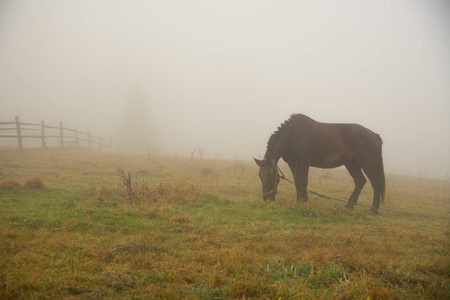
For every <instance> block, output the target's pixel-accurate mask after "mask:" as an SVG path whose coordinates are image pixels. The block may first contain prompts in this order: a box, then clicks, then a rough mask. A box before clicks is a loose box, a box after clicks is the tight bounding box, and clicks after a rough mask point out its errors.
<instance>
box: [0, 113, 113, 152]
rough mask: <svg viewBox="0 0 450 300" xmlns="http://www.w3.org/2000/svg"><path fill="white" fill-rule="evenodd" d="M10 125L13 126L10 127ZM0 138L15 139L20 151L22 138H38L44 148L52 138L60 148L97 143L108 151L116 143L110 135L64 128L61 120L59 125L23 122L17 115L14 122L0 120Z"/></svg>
mask: <svg viewBox="0 0 450 300" xmlns="http://www.w3.org/2000/svg"><path fill="white" fill-rule="evenodd" d="M11 125H15V126H14V127H12V126H11ZM30 126H31V127H32V128H30ZM36 127H38V128H36ZM13 132H14V133H13ZM38 132H39V133H40V134H38ZM33 133H35V134H33ZM1 138H13V139H17V146H18V148H19V150H20V151H22V150H23V148H24V145H23V140H24V139H40V140H41V143H40V144H41V147H42V148H46V147H47V142H48V139H54V138H56V139H58V142H57V144H59V147H61V148H63V147H64V146H65V145H67V144H70V145H75V146H76V147H80V146H86V147H87V148H89V149H92V147H93V146H95V145H97V146H98V150H99V151H102V150H104V149H109V151H112V149H117V143H115V142H113V141H112V138H111V137H109V139H104V138H102V137H97V136H92V135H91V133H90V132H89V131H79V130H77V128H64V127H63V123H62V122H59V126H50V125H46V124H45V122H44V120H42V121H41V123H40V124H36V123H24V122H20V119H19V116H16V117H15V121H14V122H0V139H1Z"/></svg>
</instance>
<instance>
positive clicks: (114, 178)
mask: <svg viewBox="0 0 450 300" xmlns="http://www.w3.org/2000/svg"><path fill="white" fill-rule="evenodd" d="M118 167H122V168H124V169H125V170H129V171H132V172H133V173H132V174H133V177H132V179H133V182H134V189H135V191H136V192H137V194H138V196H139V197H138V198H137V199H138V200H136V201H134V202H131V201H130V199H129V195H128V194H127V190H126V188H125V187H124V185H123V183H122V181H121V178H120V176H119V175H118V174H117V168H118ZM256 174H257V171H256V169H254V168H253V165H252V164H251V163H250V162H239V161H234V162H233V161H224V160H220V161H219V160H208V161H190V160H188V159H184V158H176V157H156V156H155V157H147V156H132V155H120V154H99V153H92V152H80V151H75V150H59V149H52V150H47V151H43V150H32V151H31V150H30V151H26V152H25V153H17V152H14V151H3V152H0V211H1V216H0V254H1V256H2V260H1V261H0V298H7V299H8V298H9V299H30V298H69V299H97V298H105V299H106V298H202V299H214V298H219V299H221V298H244V297H245V298H268V299H274V298H303V299H308V298H309V299H317V298H336V299H349V298H352V299H353V298H356V299H359V298H361V299H367V298H368V297H370V299H385V298H391V299H395V298H397V299H408V298H409V299H417V298H436V299H446V298H449V296H450V280H449V273H450V239H449V236H450V226H449V225H450V224H449V221H448V220H446V219H438V218H434V217H433V216H441V217H449V208H450V187H447V190H446V189H445V187H444V185H443V184H444V183H443V182H439V181H432V180H421V181H419V179H415V178H407V177H401V176H388V198H387V200H386V202H387V203H386V207H388V208H391V209H395V210H402V211H407V212H411V213H419V214H423V215H429V216H430V217H427V218H423V217H414V216H408V215H401V214H394V213H390V212H383V211H382V212H381V214H380V216H377V217H373V216H369V215H367V214H366V211H367V210H368V209H367V208H365V207H363V208H360V207H357V208H356V209H355V211H351V212H349V211H346V210H344V209H343V208H342V206H343V204H342V203H334V202H329V201H327V200H322V199H318V198H316V197H314V196H311V200H310V202H308V203H306V204H300V203H297V202H296V201H294V200H293V198H294V191H293V189H292V187H291V186H289V185H288V184H287V183H284V182H283V183H281V184H280V188H279V195H278V199H277V201H276V202H272V203H264V202H262V201H261V199H260V198H261V195H260V193H261V191H260V183H259V179H258V178H257V175H256ZM27 182H33V183H34V184H33V185H32V184H27ZM39 182H41V183H42V184H39ZM310 182H311V183H310V185H311V188H312V189H313V190H318V191H321V192H323V193H325V194H328V195H331V196H334V197H337V198H346V197H347V196H348V194H349V193H350V192H351V189H352V182H351V178H350V176H347V175H345V174H343V173H342V172H341V171H339V170H336V171H334V172H332V173H326V174H325V173H321V171H318V170H316V171H314V172H312V174H311V178H310ZM371 194H372V193H371V189H370V187H366V188H365V190H364V192H363V194H362V196H361V200H360V202H361V203H363V204H370V203H371Z"/></svg>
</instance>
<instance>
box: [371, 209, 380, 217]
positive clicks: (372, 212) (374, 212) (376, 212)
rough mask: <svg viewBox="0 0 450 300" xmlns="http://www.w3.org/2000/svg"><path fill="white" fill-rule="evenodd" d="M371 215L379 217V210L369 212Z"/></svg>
mask: <svg viewBox="0 0 450 300" xmlns="http://www.w3.org/2000/svg"><path fill="white" fill-rule="evenodd" d="M369 215H371V216H376V215H378V210H377V209H373V208H372V209H371V210H370V211H369Z"/></svg>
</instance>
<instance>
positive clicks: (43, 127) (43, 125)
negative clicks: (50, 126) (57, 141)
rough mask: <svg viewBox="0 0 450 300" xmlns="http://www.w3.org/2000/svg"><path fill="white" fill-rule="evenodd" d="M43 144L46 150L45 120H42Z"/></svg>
mask: <svg viewBox="0 0 450 300" xmlns="http://www.w3.org/2000/svg"><path fill="white" fill-rule="evenodd" d="M41 144H42V148H45V147H46V146H45V124H44V120H41Z"/></svg>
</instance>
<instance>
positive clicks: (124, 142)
mask: <svg viewBox="0 0 450 300" xmlns="http://www.w3.org/2000/svg"><path fill="white" fill-rule="evenodd" d="M148 104H149V101H147V100H146V94H145V92H144V90H143V89H142V88H141V87H140V86H138V85H135V86H132V87H130V89H129V90H128V96H127V98H126V101H125V107H124V110H123V117H122V122H121V123H122V124H121V132H120V137H119V147H120V149H122V150H123V151H127V152H141V153H143V152H147V151H148V150H151V149H155V148H156V139H155V131H154V128H153V126H152V125H154V122H153V119H152V114H151V113H150V111H149V108H148Z"/></svg>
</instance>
